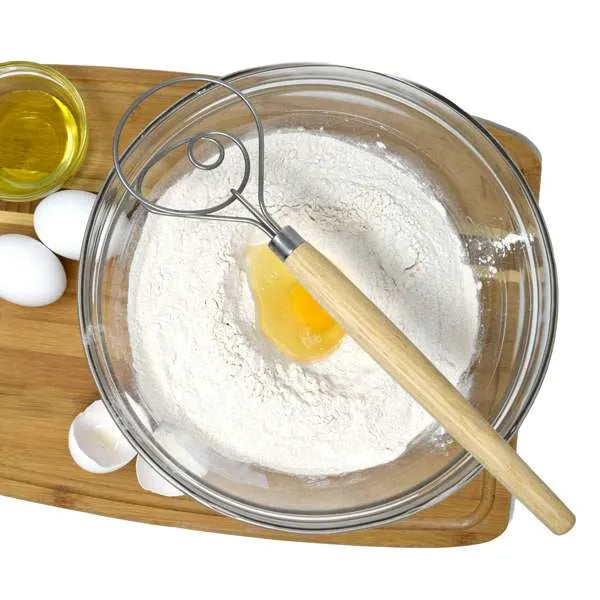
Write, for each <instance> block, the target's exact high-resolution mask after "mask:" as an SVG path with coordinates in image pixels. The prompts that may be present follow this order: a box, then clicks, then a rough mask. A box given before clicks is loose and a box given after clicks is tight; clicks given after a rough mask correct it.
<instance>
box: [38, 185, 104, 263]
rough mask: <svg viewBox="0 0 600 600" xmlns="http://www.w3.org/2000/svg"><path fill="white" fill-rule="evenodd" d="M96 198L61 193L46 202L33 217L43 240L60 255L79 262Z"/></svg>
mask: <svg viewBox="0 0 600 600" xmlns="http://www.w3.org/2000/svg"><path fill="white" fill-rule="evenodd" d="M95 201H96V194H91V193H90V192H83V191H79V190H61V191H60V192H55V193H54V194H50V195H49V196H47V197H46V198H44V199H43V200H42V201H41V202H40V203H39V204H38V206H37V208H36V209H35V212H34V213H33V227H34V229H35V233H36V234H37V236H38V237H39V238H40V240H41V241H42V242H43V243H44V244H45V245H46V246H48V248H50V250H52V252H56V254H60V255H61V256H64V257H65V258H70V259H72V260H79V255H80V253H81V244H82V242H83V236H84V234H85V228H86V225H87V222H88V218H89V216H90V212H91V210H92V207H93V205H94V202H95Z"/></svg>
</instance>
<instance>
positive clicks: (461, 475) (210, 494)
mask: <svg viewBox="0 0 600 600" xmlns="http://www.w3.org/2000/svg"><path fill="white" fill-rule="evenodd" d="M307 67H315V68H331V69H344V70H348V71H351V72H355V73H363V74H365V75H371V76H373V75H374V76H377V77H383V78H384V79H387V80H391V81H395V82H397V83H400V84H402V85H406V86H409V87H412V88H414V89H416V90H417V91H419V92H421V93H424V94H426V95H429V96H431V97H432V98H434V99H435V100H437V101H439V102H441V103H442V104H443V105H446V107H448V108H450V109H451V110H453V111H454V112H455V113H457V114H458V115H459V116H460V117H462V118H464V119H466V120H467V121H468V123H469V124H470V125H471V126H473V127H474V128H475V129H476V130H478V132H479V133H480V134H481V135H482V136H483V137H484V138H485V139H486V140H487V141H488V142H489V143H491V145H492V146H493V148H494V150H495V151H496V152H497V153H498V154H499V156H500V157H501V158H502V159H503V160H504V162H505V163H506V165H507V166H508V167H509V170H510V171H511V172H512V175H513V176H514V177H515V179H516V180H517V182H518V183H519V186H520V188H521V189H522V192H523V195H524V197H525V198H526V200H527V203H528V206H529V209H530V210H531V213H532V215H533V217H534V219H535V221H536V225H537V226H538V227H539V230H540V234H541V235H540V239H541V242H542V246H543V248H544V250H545V254H546V259H547V263H548V271H549V286H548V289H549V309H548V313H549V323H548V334H547V338H546V342H545V345H544V347H543V349H542V351H541V352H540V359H539V368H538V371H537V373H535V378H534V379H533V380H532V382H531V383H530V392H529V395H528V397H527V398H525V399H524V400H523V403H522V407H521V409H520V411H519V414H518V415H517V416H516V418H515V420H514V422H513V424H512V425H511V427H510V428H509V429H508V430H507V431H506V433H505V434H504V438H505V439H506V440H510V439H511V438H512V437H513V436H514V434H515V433H516V432H517V431H518V429H519V427H520V426H521V424H522V422H523V420H524V418H525V417H526V415H527V414H528V412H529V410H530V409H531V406H532V404H533V402H534V400H535V398H536V396H537V394H538V392H539V389H540V386H541V384H542V381H543V379H544V377H545V375H546V372H547V369H548V364H549V360H550V357H551V354H552V350H553V347H554V341H555V336H556V320H557V311H558V287H557V276H556V263H555V260H554V253H553V250H552V244H551V241H550V237H549V233H548V229H547V226H546V223H545V221H544V218H543V216H542V214H541V211H540V209H539V206H538V204H537V201H536V200H535V196H534V195H533V193H532V191H531V188H530V186H529V184H528V183H527V181H526V180H525V178H524V176H523V174H522V173H521V171H520V170H519V169H518V167H517V166H516V164H515V163H514V161H513V159H512V158H511V157H510V155H509V154H508V153H507V152H506V150H505V149H504V148H503V147H502V146H501V144H500V143H499V142H498V141H497V140H496V139H495V138H494V136H493V135H492V134H491V133H490V132H489V131H488V130H487V129H486V128H485V127H484V126H483V125H482V124H481V123H480V122H479V121H478V120H477V119H476V118H474V117H472V116H471V115H470V114H468V113H467V112H466V111H464V110H463V109H461V108H460V107H459V106H457V105H456V104H455V103H454V102H452V101H450V100H448V99H447V98H445V97H444V96H443V95H441V94H439V93H438V92H435V91H433V90H431V89H430V88H428V87H425V86H422V85H420V84H417V83H415V82H413V81H410V80H407V79H402V78H399V77H395V76H391V75H387V74H384V73H380V72H378V71H373V70H369V69H361V68H355V67H347V66H344V65H337V64H329V63H318V62H317V63H315V62H292V63H279V64H271V65H265V66H261V67H255V68H249V69H244V70H240V71H235V72H233V73H230V74H229V75H226V76H224V77H223V78H222V79H223V80H225V81H227V82H234V81H235V79H236V78H239V77H245V76H252V75H259V74H261V73H265V72H271V71H277V70H284V69H294V68H298V69H299V68H307ZM211 88H212V85H207V86H203V87H202V91H201V92H200V93H203V92H206V91H208V90H210V89H211ZM198 94H199V92H198V91H194V92H190V93H188V94H185V95H184V96H182V97H181V98H180V99H178V100H177V101H176V102H174V103H173V104H171V105H170V106H169V107H168V108H166V109H165V110H164V111H162V112H160V113H159V114H157V115H156V117H155V118H154V119H152V120H151V121H150V122H149V123H148V124H147V125H146V126H145V127H144V128H143V129H142V130H141V131H140V132H139V133H138V134H137V135H136V136H135V137H134V138H133V140H132V141H131V142H130V144H129V145H128V147H127V148H126V150H125V151H124V152H123V153H122V155H121V158H122V159H125V158H126V156H127V155H128V154H129V153H131V152H132V151H133V150H134V149H135V148H136V147H137V145H138V143H140V141H141V140H142V138H143V137H144V136H145V135H146V134H147V133H148V132H149V131H151V130H152V129H153V128H154V127H155V126H156V125H157V124H158V123H160V122H161V121H162V120H163V119H164V118H166V117H167V116H168V115H169V114H171V113H173V112H175V111H176V110H177V109H178V108H179V107H180V106H181V105H182V104H183V103H185V102H187V101H188V100H190V99H191V98H192V97H193V96H197V95H198ZM115 177H116V175H115V171H114V169H112V170H111V171H110V172H109V174H108V175H107V178H106V180H105V182H104V184H103V186H102V188H101V190H100V192H99V194H98V198H101V197H102V195H103V193H104V192H105V190H106V189H107V188H108V187H109V185H110V184H111V183H112V182H113V180H114V178H115ZM99 209H100V202H99V201H98V202H96V203H95V205H94V207H93V210H92V213H91V215H90V219H89V220H88V224H87V227H86V232H85V236H84V242H83V246H82V252H81V257H82V258H81V267H80V269H79V276H78V294H77V303H78V313H79V323H80V331H81V336H82V341H83V346H84V350H85V354H86V358H87V360H88V364H89V366H90V370H91V372H92V376H93V378H94V381H95V383H96V385H97V387H98V389H99V391H100V394H101V397H102V400H103V402H104V404H105V406H106V408H107V410H108V411H109V413H110V414H111V416H112V417H113V419H114V420H115V422H116V423H117V425H118V426H119V428H120V429H121V431H122V433H123V434H124V435H125V437H126V438H127V439H128V441H129V442H130V443H131V444H132V445H133V447H134V448H135V449H136V450H137V451H138V453H139V454H140V455H141V456H142V457H143V458H144V459H145V460H146V461H148V463H149V464H150V465H151V466H152V467H153V468H154V469H155V470H157V471H158V472H159V473H160V474H161V475H162V476H163V477H165V479H167V481H169V482H170V483H172V484H173V485H174V486H176V487H177V488H178V489H180V490H181V491H182V492H184V493H185V494H187V495H189V496H191V497H192V498H194V499H195V500H197V501H199V502H201V503H202V504H204V505H206V506H208V507H209V508H212V509H214V510H216V511H217V512H220V513H222V514H225V515H228V516H230V517H233V518H235V519H237V520H240V521H242V522H246V523H250V524H252V525H259V526H261V527H264V528H267V529H272V530H276V531H285V532H290V533H303V534H308V533H322V534H331V533H341V532H345V531H354V530H360V529H365V528H370V527H377V526H381V525H385V524H387V523H391V522H393V521H397V520H399V519H404V518H406V517H409V516H411V515H413V514H415V513H416V512H419V511H421V510H423V509H425V508H428V507H430V506H433V505H434V504H437V503H438V502H440V501H441V500H443V499H444V498H447V497H448V496H450V495H452V494H453V493H454V492H456V491H457V490H459V489H460V488H461V487H463V486H464V485H465V484H466V483H468V482H469V481H470V480H471V479H473V478H474V477H475V476H476V475H477V474H478V473H479V472H480V470H481V469H482V467H481V465H480V464H479V463H478V462H477V461H476V460H475V459H474V458H473V457H472V456H471V455H470V454H469V453H468V452H467V451H465V450H462V452H461V453H459V455H458V456H457V457H456V458H455V460H453V461H452V463H451V464H450V465H449V466H448V467H447V468H446V469H444V472H443V473H444V475H443V477H444V480H445V481H446V485H445V487H444V488H443V489H442V490H441V492H440V490H439V489H436V490H433V489H427V488H428V487H429V488H432V484H433V483H436V484H437V483H439V481H438V480H439V476H436V477H435V478H433V479H432V480H430V481H427V482H425V484H424V485H421V486H420V487H419V488H417V489H416V490H411V491H409V492H408V494H407V495H408V496H409V498H410V495H411V494H412V495H413V496H416V495H418V496H419V497H420V501H418V502H415V501H414V498H413V502H412V507H411V508H409V509H406V507H402V508H401V509H399V505H400V504H405V503H406V502H407V501H408V498H407V497H406V496H404V497H403V499H402V500H401V501H400V500H398V499H393V500H390V501H387V502H380V503H378V504H373V505H369V506H366V507H362V508H358V509H350V510H343V511H339V512H321V513H315V512H310V513H309V512H305V513H301V512H293V511H287V510H286V511H284V510H274V509H270V508H266V507H261V506H258V505H256V504H252V503H250V502H245V501H241V500H239V499H237V498H234V497H232V496H229V495H227V494H224V493H222V492H220V491H218V490H216V489H213V488H212V487H211V486H209V485H207V484H205V483H203V482H198V481H197V480H196V481H195V482H194V485H195V486H196V487H197V490H190V489H189V488H188V487H186V486H185V485H184V484H183V483H182V482H181V481H180V480H179V479H175V477H174V476H173V475H172V474H171V473H169V472H168V471H167V470H166V469H165V467H164V466H163V465H161V464H160V461H158V460H156V459H155V457H154V456H152V455H151V454H150V453H149V451H148V449H147V448H145V447H144V445H143V444H140V443H139V442H138V440H137V439H136V438H134V436H133V435H132V434H131V432H130V431H129V430H128V428H127V427H126V426H125V425H124V424H123V423H122V421H121V418H120V416H119V413H118V412H117V410H116V408H115V407H114V406H113V404H112V402H111V400H110V390H109V389H108V386H107V385H106V381H105V380H104V377H103V376H102V374H101V372H100V369H99V368H98V363H97V360H98V357H97V355H96V348H95V347H94V343H93V337H94V334H95V333H99V334H101V332H100V331H94V329H99V328H101V327H99V326H94V325H93V324H91V320H90V319H89V318H88V312H91V311H90V307H89V306H88V305H89V304H90V303H89V302H88V303H87V304H86V302H84V298H85V294H84V291H86V289H87V288H88V287H89V283H88V281H87V279H88V278H89V274H86V269H85V268H83V266H84V264H85V261H86V256H87V252H88V250H89V245H90V243H91V237H92V231H93V228H94V223H95V220H96V218H95V217H96V215H97V213H98V211H99ZM501 416H502V412H500V414H499V415H498V416H497V417H496V419H495V420H494V421H493V422H492V425H493V426H496V425H497V422H498V420H499V419H500V418H501ZM134 418H135V417H134ZM159 454H163V455H164V453H163V452H159ZM170 460H171V462H174V461H172V459H170ZM179 470H180V471H182V472H183V473H185V469H184V468H182V467H179Z"/></svg>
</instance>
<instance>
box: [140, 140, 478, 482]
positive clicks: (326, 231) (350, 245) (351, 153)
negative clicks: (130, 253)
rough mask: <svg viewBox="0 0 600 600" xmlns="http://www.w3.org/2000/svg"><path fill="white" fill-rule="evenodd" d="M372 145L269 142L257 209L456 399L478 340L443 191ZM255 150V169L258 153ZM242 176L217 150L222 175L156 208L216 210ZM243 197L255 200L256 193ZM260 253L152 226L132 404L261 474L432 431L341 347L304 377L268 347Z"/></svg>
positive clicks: (302, 471) (185, 224)
mask: <svg viewBox="0 0 600 600" xmlns="http://www.w3.org/2000/svg"><path fill="white" fill-rule="evenodd" d="M380 146H382V145H381V144H379V145H378V146H373V147H368V148H367V147H365V146H357V145H354V144H350V143H348V142H345V141H342V140H339V139H335V138H332V137H329V136H326V135H319V134H316V133H309V132H307V131H298V130H293V131H292V130H284V131H280V132H276V133H272V134H270V135H268V136H267V138H266V164H265V172H266V181H265V197H266V201H267V205H268V206H269V207H270V209H271V212H272V213H273V215H274V217H275V218H276V219H277V220H278V221H279V222H280V223H283V224H289V225H292V226H293V227H295V228H296V229H297V230H298V231H299V232H300V233H301V234H302V235H303V236H304V237H305V238H307V239H308V240H309V241H311V242H312V243H313V244H314V245H315V246H317V247H318V248H319V249H321V250H322V251H323V252H324V253H325V254H327V255H328V256H329V257H330V258H331V259H332V260H333V261H334V262H335V263H337V264H338V266H340V267H341V268H342V270H344V271H345V272H346V273H347V275H348V276H349V277H350V278H351V279H353V280H354V281H355V283H356V284H357V285H358V286H359V287H360V288H361V289H362V290H363V291H364V292H365V293H366V294H367V295H368V296H370V297H371V298H372V299H373V300H374V301H375V303H376V304H377V305H378V306H379V307H380V308H381V309H382V310H383V311H384V312H385V313H386V314H387V315H388V316H389V317H390V318H391V319H392V321H394V322H395V323H396V324H397V325H399V326H400V327H401V328H402V329H403V330H404V331H405V332H406V333H407V334H408V336H409V337H410V338H411V339H412V340H413V341H414V342H415V343H416V344H417V346H419V347H420V348H421V350H423V351H424V352H425V354H427V356H428V357H429V358H430V359H431V360H432V361H433V362H434V363H435V364H436V365H437V366H438V368H439V369H440V370H441V371H442V372H443V373H444V374H445V375H446V376H447V377H448V378H449V379H450V381H451V382H452V383H454V384H455V385H457V386H458V387H459V388H462V389H465V386H467V382H465V381H463V374H464V372H465V371H466V370H467V369H468V367H469V364H470V362H471V360H472V359H473V358H474V355H475V353H476V346H477V335H478V328H479V301H478V291H477V285H476V281H475V279H474V276H473V273H472V270H471V268H470V267H468V266H467V265H466V264H465V262H464V249H463V246H462V243H461V241H460V238H459V235H458V233H457V232H456V230H455V229H454V227H453V226H452V224H451V223H450V221H449V220H448V218H447V216H446V213H445V210H444V209H443V207H442V205H441V203H440V202H439V200H438V199H437V196H438V194H439V192H437V191H436V189H435V188H434V187H433V186H432V185H431V184H429V183H428V182H427V180H426V179H425V178H424V177H423V176H422V175H419V173H418V172H417V171H415V170H414V169H413V168H412V167H411V166H410V165H409V164H408V163H405V162H403V160H402V159H401V158H398V157H391V156H389V155H387V154H386V152H385V149H384V148H383V147H380ZM250 150H251V155H252V157H253V161H254V153H255V144H254V145H253V144H252V143H250ZM253 164H255V163H254V162H253ZM240 172H241V160H239V156H238V155H237V154H236V153H235V151H234V150H231V151H228V152H227V155H226V160H225V163H224V164H223V165H221V167H219V168H218V169H216V170H215V171H212V172H199V171H195V172H194V173H192V174H190V175H188V176H186V177H184V178H183V179H181V180H180V181H178V182H177V183H176V184H175V185H173V186H172V187H171V188H170V189H169V190H167V192H166V193H165V194H164V196H163V198H162V200H161V204H164V205H168V206H174V207H178V208H194V207H198V206H202V205H204V204H206V203H210V202H212V203H214V199H215V193H217V195H218V198H221V197H222V196H223V195H224V194H225V193H226V191H227V190H228V189H229V188H230V187H231V186H232V185H237V183H238V181H239V173H240ZM245 195H246V197H247V198H249V199H251V200H252V201H255V198H256V186H255V183H254V181H253V180H251V181H250V184H249V186H248V189H247V190H246V192H245ZM238 210H239V209H238ZM265 242H266V238H265V237H264V236H263V235H261V234H260V233H259V232H257V231H255V229H254V228H253V227H251V226H248V225H232V224H228V223H219V222H206V221H192V220H189V219H174V218H165V217H156V216H153V215H149V216H148V218H147V221H146V223H145V225H144V228H143V231H142V235H141V238H140V240H139V245H138V247H137V249H136V253H135V256H134V260H133V264H132V270H131V275H130V284H129V304H128V323H129V330H130V335H131V341H132V352H133V362H134V368H135V372H136V376H137V383H138V387H139V390H140V393H141V394H142V396H143V397H144V398H145V400H146V402H147V403H148V405H149V406H150V407H151V410H152V412H153V414H154V416H155V417H156V418H158V419H159V420H165V421H168V422H171V423H175V424H176V426H177V427H179V428H182V429H185V430H186V431H188V432H190V431H191V432H193V435H195V436H198V437H199V438H200V439H203V440H204V441H205V442H206V443H207V444H208V445H209V446H211V447H212V448H214V449H216V450H217V451H218V452H220V453H222V454H224V455H226V456H228V457H231V458H235V459H239V460H242V461H246V462H249V463H255V464H259V465H261V466H264V467H267V468H271V469H275V470H279V471H285V472H288V473H293V474H298V475H328V474H336V473H344V472H349V471H354V470H358V469H364V468H368V467H372V466H374V465H377V464H381V463H385V462H387V461H390V460H393V459H395V458H396V457H398V456H399V455H400V454H402V452H404V450H405V449H406V447H407V445H408V444H409V442H410V441H411V440H412V439H414V438H415V437H416V436H418V435H419V434H420V433H421V432H423V430H425V429H426V428H428V427H433V426H434V421H433V420H432V418H431V417H430V416H429V415H428V414H427V413H425V412H424V411H423V410H422V409H421V408H420V407H419V406H418V405H417V404H416V403H415V402H414V401H413V400H412V399H411V398H410V397H409V395H408V394H407V393H405V392H404V391H403V390H402V389H401V388H400V387H399V386H398V385H397V384H396V383H394V382H393V381H392V380H391V379H390V378H389V377H388V376H387V375H386V374H385V373H384V372H383V370H382V369H381V368H380V367H378V366H377V365H376V364H375V363H374V361H373V360H372V359H371V358H370V357H369V356H367V355H366V354H365V353H364V352H363V351H362V350H361V349H360V348H359V347H358V346H357V345H356V344H355V343H354V342H353V341H352V340H351V339H349V338H348V337H345V338H344V340H343V342H342V344H341V346H340V347H339V349H338V350H337V351H335V352H334V353H333V354H332V355H331V356H329V357H327V358H326V359H324V360H322V361H320V362H317V363H313V364H309V365H299V364H295V363H293V362H291V361H290V360H288V359H287V358H286V357H284V356H283V355H281V354H280V353H279V352H278V351H277V350H276V349H275V348H274V347H273V346H272V345H271V344H270V342H269V341H267V340H266V339H265V338H264V337H263V335H262V334H261V332H260V331H259V330H258V328H257V326H256V323H255V306H254V301H253V297H252V294H251V291H250V288H249V285H248V281H247V277H246V268H247V265H246V263H245V249H246V248H247V246H248V245H249V244H252V243H265Z"/></svg>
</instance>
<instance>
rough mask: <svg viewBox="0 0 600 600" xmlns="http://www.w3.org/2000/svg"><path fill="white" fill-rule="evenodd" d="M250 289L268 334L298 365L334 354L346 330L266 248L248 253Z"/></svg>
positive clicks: (253, 247)
mask: <svg viewBox="0 0 600 600" xmlns="http://www.w3.org/2000/svg"><path fill="white" fill-rule="evenodd" d="M248 259H249V280H250V287H251V289H252V292H253V294H254V300H255V302H256V316H257V321H258V324H259V326H260V328H261V330H262V332H263V333H264V335H265V336H266V337H267V338H268V339H269V340H270V341H271V342H272V343H273V344H274V345H275V346H276V347H277V348H278V349H279V350H281V351H282V352H283V353H285V354H286V355H287V356H289V357H290V358H292V359H294V360H296V361H298V362H311V361H314V360H318V359H320V358H324V357H325V356H327V355H328V354H330V353H331V352H333V351H334V350H335V349H336V348H337V347H338V346H339V344H340V341H341V339H342V337H344V331H343V329H342V328H341V327H340V326H339V325H338V324H337V323H336V322H335V321H334V320H333V318H332V317H331V316H330V315H329V314H328V313H327V312H325V311H324V310H323V309H322V308H321V306H320V305H319V304H318V303H317V301H316V300H314V298H313V297H312V296H311V295H310V294H309V293H308V292H307V291H306V290H305V289H304V288H303V287H302V285H300V283H299V282H298V280H297V279H296V278H295V277H294V276H293V275H291V273H290V272H289V271H288V270H287V269H286V267H285V265H284V264H283V263H282V262H281V261H280V260H279V259H278V258H277V257H276V256H275V255H274V254H273V252H272V251H271V250H270V249H269V247H268V246H266V245H260V246H252V247H251V248H249V250H248Z"/></svg>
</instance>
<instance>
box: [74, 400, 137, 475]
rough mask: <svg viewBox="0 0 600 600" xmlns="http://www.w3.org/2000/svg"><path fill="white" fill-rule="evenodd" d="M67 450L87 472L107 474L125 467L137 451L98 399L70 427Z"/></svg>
mask: <svg viewBox="0 0 600 600" xmlns="http://www.w3.org/2000/svg"><path fill="white" fill-rule="evenodd" d="M69 452H70V453H71V456H72V458H73V460H74V461H75V462H76V463H77V464H78V465H79V466H80V467H81V468H82V469H84V470H86V471H89V472H90V473H110V472H111V471H116V470H117V469H120V468H121V467H124V466H125V465H126V464H127V463H128V462H129V461H130V460H132V459H133V457H134V456H135V455H136V451H135V450H134V448H133V447H132V446H131V444H130V443H129V442H128V441H127V439H126V438H125V436H124V435H123V434H122V433H121V431H120V430H119V428H118V427H117V425H116V424H115V422H114V421H113V419H112V417H111V416H110V414H109V413H108V411H107V410H106V407H105V406H104V403H103V402H102V401H101V400H96V401H95V402H93V403H92V404H90V406H88V407H87V408H86V409H85V410H84V411H83V412H82V413H79V414H78V415H77V416H76V417H75V418H74V419H73V422H72V423H71V427H70V428H69Z"/></svg>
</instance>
